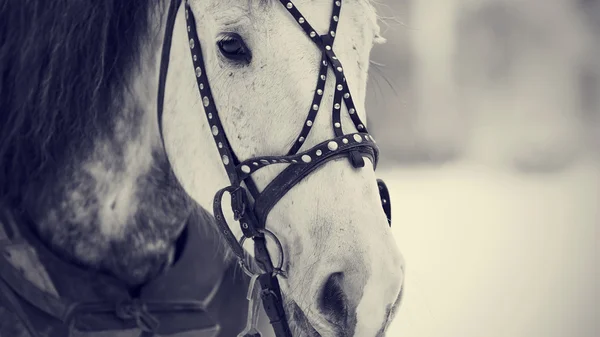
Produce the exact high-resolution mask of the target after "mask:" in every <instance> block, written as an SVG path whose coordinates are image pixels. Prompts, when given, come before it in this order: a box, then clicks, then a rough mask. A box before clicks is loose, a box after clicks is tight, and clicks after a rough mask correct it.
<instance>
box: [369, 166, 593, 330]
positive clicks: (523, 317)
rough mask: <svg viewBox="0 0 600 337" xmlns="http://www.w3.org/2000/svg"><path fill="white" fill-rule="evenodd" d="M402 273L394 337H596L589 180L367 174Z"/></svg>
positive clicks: (587, 169) (451, 169) (582, 170)
mask: <svg viewBox="0 0 600 337" xmlns="http://www.w3.org/2000/svg"><path fill="white" fill-rule="evenodd" d="M379 175H380V176H381V177H382V178H384V179H386V181H387V183H388V186H389V187H390V190H391V193H392V204H393V207H394V208H393V233H394V235H395V236H396V237H397V241H398V245H399V247H400V249H401V250H402V252H403V254H404V257H405V259H406V262H407V275H406V288H405V292H406V293H405V297H404V303H403V306H402V308H401V310H400V312H399V314H398V316H397V319H396V320H395V321H394V323H393V325H392V326H391V327H390V330H389V332H388V336H392V337H396V336H402V337H454V336H456V337H471V336H472V337H481V336H486V337H505V336H506V337H537V336H543V337H597V336H600V325H599V324H598V320H600V310H598V306H599V305H598V303H599V302H600V296H599V290H598V285H599V284H600V282H599V281H600V277H599V274H600V273H599V265H600V263H599V262H600V261H599V252H598V248H597V244H598V242H599V236H598V234H599V233H598V228H599V227H600V211H599V209H600V169H599V168H598V166H595V165H593V164H587V165H586V164H581V165H579V166H578V167H574V168H572V169H571V170H569V171H568V172H565V173H562V174H552V175H540V176H523V175H521V176H518V175H516V174H510V173H507V172H506V171H500V170H495V169H491V168H486V167H478V166H476V165H469V164H454V165H451V166H447V167H443V168H437V169H433V168H428V169H424V168H400V169H393V170H389V169H388V170H387V171H381V172H379Z"/></svg>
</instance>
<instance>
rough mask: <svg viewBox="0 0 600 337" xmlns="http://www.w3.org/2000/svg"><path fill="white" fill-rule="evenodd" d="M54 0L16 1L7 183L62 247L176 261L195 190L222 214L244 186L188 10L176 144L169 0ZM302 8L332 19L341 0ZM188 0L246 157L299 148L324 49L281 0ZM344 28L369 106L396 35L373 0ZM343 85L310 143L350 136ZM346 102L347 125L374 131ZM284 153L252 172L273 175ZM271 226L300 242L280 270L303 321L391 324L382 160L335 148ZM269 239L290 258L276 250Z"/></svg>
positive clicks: (343, 22)
mask: <svg viewBox="0 0 600 337" xmlns="http://www.w3.org/2000/svg"><path fill="white" fill-rule="evenodd" d="M44 2H46V1H45V0H43V1H42V0H40V1H38V2H35V3H34V2H28V3H21V2H18V3H10V2H7V3H6V4H0V22H2V21H3V22H5V24H0V28H1V29H2V31H1V32H0V33H1V35H0V41H4V44H3V46H0V60H1V61H2V62H1V63H0V67H1V68H0V70H2V71H3V73H4V74H5V75H4V77H3V79H2V86H1V87H0V89H2V91H3V93H2V95H3V97H2V101H1V102H0V103H1V105H0V109H1V110H2V111H3V113H2V115H1V116H0V131H1V132H0V134H1V135H0V155H1V157H2V163H1V166H2V176H0V187H1V188H2V190H0V192H1V193H2V194H1V195H0V197H2V199H4V202H5V203H7V204H8V205H10V208H12V209H18V210H20V211H22V212H25V213H26V214H28V215H29V216H30V217H31V219H32V221H31V222H32V224H33V225H32V226H33V227H34V228H33V229H34V230H35V231H36V232H38V233H40V237H41V238H42V241H43V242H45V243H46V244H47V245H48V246H49V247H51V249H52V251H53V252H55V253H57V254H59V255H60V256H63V257H64V258H65V259H67V260H70V261H74V262H76V263H77V264H79V265H82V266H84V267H86V268H87V269H92V270H99V271H103V272H106V273H109V274H111V275H113V276H114V277H116V278H118V279H120V280H123V281H125V282H127V284H129V285H130V286H139V285H141V284H144V283H145V282H148V281H150V280H152V279H153V278H154V277H156V275H157V274H159V273H160V272H161V271H164V270H168V268H165V265H169V264H170V263H171V261H172V260H173V259H174V256H176V240H177V238H178V237H179V236H180V234H181V233H182V231H183V229H184V227H185V224H186V223H187V219H188V218H189V215H190V213H192V212H197V207H196V206H197V205H199V206H201V207H202V208H204V209H206V210H208V211H209V212H211V213H212V210H213V207H212V204H213V197H214V195H215V192H216V191H217V190H219V189H221V188H223V187H225V186H227V185H229V179H228V176H227V174H226V172H225V170H224V168H223V162H222V158H221V156H220V155H219V153H218V151H217V147H216V146H215V144H214V140H213V133H212V132H211V126H210V125H209V123H208V121H207V118H206V116H205V113H204V110H203V108H204V103H203V101H202V98H201V97H200V95H199V94H198V87H197V83H196V74H195V71H194V67H193V65H192V59H191V54H190V45H189V43H190V42H189V39H188V35H187V29H186V19H185V9H184V7H183V6H181V7H180V8H179V9H178V12H177V16H176V20H175V26H174V27H173V31H172V46H171V49H170V59H169V60H168V61H169V70H168V73H167V77H166V85H165V88H166V89H165V93H164V112H163V118H162V135H163V136H164V144H163V142H161V136H160V132H161V130H160V127H159V122H158V121H157V117H156V111H157V109H158V108H159V107H158V105H157V92H158V87H159V72H160V65H161V53H160V51H161V50H162V46H163V42H164V39H165V36H168V34H169V32H168V31H167V30H166V22H167V18H166V17H167V13H168V10H167V8H168V6H169V1H167V0H163V1H157V2H146V1H139V2H138V1H131V2H128V3H122V1H120V0H118V1H117V0H115V1H107V2H103V3H101V4H100V3H98V4H96V3H95V4H91V3H90V4H88V3H82V2H81V1H66V2H61V3H60V4H56V5H55V6H54V5H53V6H50V5H49V4H44ZM293 5H294V6H295V7H297V8H298V9H300V11H301V12H302V13H303V14H304V15H305V17H306V20H308V21H310V23H311V24H312V25H313V27H314V28H315V30H317V33H318V34H328V31H327V29H328V24H329V21H330V15H331V7H332V1H326V0H318V1H317V0H297V1H294V3H293ZM189 6H190V9H191V11H192V12H193V15H194V17H195V23H196V29H197V31H198V36H199V39H200V41H199V42H200V43H201V46H202V50H203V57H204V62H205V66H206V77H207V78H208V80H209V81H210V85H211V88H212V93H213V99H214V102H211V103H212V104H215V105H216V106H217V108H218V111H219V114H220V118H221V121H222V124H223V128H224V131H225V132H226V134H227V136H228V139H229V142H230V145H231V148H232V149H233V150H234V151H235V154H236V155H237V157H238V159H239V160H240V161H243V160H246V159H248V158H252V157H256V156H265V155H284V154H285V153H286V152H287V150H288V149H289V147H290V146H291V144H293V143H294V142H295V141H296V137H297V136H298V132H299V131H300V129H301V127H302V125H303V123H305V119H306V112H307V111H309V109H310V108H311V99H312V97H313V95H314V92H315V82H316V80H317V77H318V72H319V66H320V57H321V53H320V51H319V49H318V48H316V47H315V45H314V44H313V42H312V41H310V39H309V38H307V36H306V35H305V34H304V32H303V31H302V29H301V28H300V26H299V25H298V23H297V22H295V21H294V18H293V17H292V16H290V15H289V13H288V12H287V10H286V8H285V6H283V5H282V4H280V2H279V1H275V0H248V1H241V0H190V1H189ZM7 28H10V30H7ZM337 36H338V37H337V38H336V41H335V45H334V49H335V51H336V54H337V56H338V57H339V59H340V60H341V62H342V63H343V65H344V73H345V77H346V79H347V83H348V86H349V87H350V90H351V91H352V95H353V99H354V104H355V106H356V111H357V113H358V114H359V116H360V118H361V119H362V120H366V115H365V103H364V101H365V91H366V83H367V72H368V69H369V54H370V50H371V48H372V47H373V45H374V44H376V43H379V42H381V41H383V38H382V37H380V35H379V27H378V24H377V16H376V13H375V10H374V7H373V4H372V3H370V2H369V1H368V0H346V1H344V6H343V9H342V11H341V15H340V17H339V28H338V29H337ZM329 72H330V73H332V72H333V70H329ZM25 79H27V80H25ZM335 91H336V87H335V83H334V81H333V80H332V79H330V80H327V83H326V88H325V90H324V93H323V101H322V104H321V106H320V108H319V109H320V110H324V111H320V112H319V114H318V116H317V118H316V119H315V120H314V122H313V124H312V129H311V130H312V131H311V133H310V135H309V136H308V137H307V138H306V140H305V141H304V144H303V147H302V149H301V150H300V151H302V150H303V149H309V148H311V147H312V146H314V145H316V144H318V143H320V142H323V141H325V140H328V139H331V138H332V137H333V136H334V135H333V131H332V128H331V123H332V120H331V119H332V117H331V113H330V111H331V107H332V106H333V96H334V93H335ZM23 102H25V103H23ZM342 109H345V108H344V107H342ZM342 116H343V120H342V124H343V125H344V127H346V129H350V130H351V132H357V131H359V130H356V129H355V128H354V124H353V123H351V120H350V118H349V117H348V116H349V115H348V114H347V113H345V114H342ZM23 135H25V136H26V137H22V136H23ZM286 166H287V165H286V164H280V165H271V166H267V167H265V168H263V169H261V170H259V171H257V172H256V173H254V174H253V175H252V178H253V179H254V181H255V182H256V185H257V187H258V189H259V190H262V189H264V188H265V186H267V184H268V183H269V182H270V181H272V180H273V179H274V178H275V176H276V175H277V174H278V173H279V172H281V171H282V170H283V169H284V168H285V167H286ZM229 224H230V230H231V231H232V232H233V233H234V234H235V235H236V236H237V237H240V236H241V235H242V232H241V229H240V228H239V226H237V225H236V224H235V222H233V221H229ZM266 228H268V229H269V230H270V231H271V232H273V233H274V234H275V235H276V236H277V237H278V238H279V239H280V241H281V244H282V248H283V253H284V256H285V257H286V264H285V265H284V267H285V268H284V269H285V270H286V274H287V275H286V276H287V277H286V278H281V277H280V278H279V282H280V284H281V289H282V293H283V297H284V302H285V308H286V313H287V317H288V318H289V320H290V322H291V323H292V327H293V329H292V330H293V331H294V336H316V335H319V336H361V337H362V336H365V337H366V336H383V335H384V334H385V330H386V328H387V326H388V325H389V323H390V321H391V320H392V318H393V316H394V312H395V309H396V308H397V306H398V304H399V302H400V298H401V292H402V291H401V290H402V283H403V275H404V265H403V263H404V262H403V258H402V256H401V254H400V252H399V250H398V248H397V246H396V243H395V241H394V239H393V237H392V235H391V233H390V231H389V228H388V223H387V219H386V216H385V214H384V212H383V211H382V208H381V204H380V196H379V193H378V188H377V183H376V176H375V172H374V167H373V163H372V162H371V161H369V160H365V166H364V167H363V168H361V169H356V168H354V167H352V165H351V164H350V163H349V161H348V160H347V159H337V160H332V161H329V162H327V163H326V164H324V165H323V166H321V167H320V168H319V169H317V170H316V171H314V172H313V173H311V174H310V175H308V176H306V177H305V178H304V179H303V180H302V181H301V182H300V183H298V184H297V185H296V186H294V187H293V188H292V189H291V190H290V191H289V192H288V193H286V194H285V196H283V197H282V198H281V200H279V202H278V203H277V204H276V205H275V207H274V208H273V209H272V211H271V212H270V213H269V215H268V218H267V220H266ZM248 246H249V245H248ZM267 247H268V249H269V251H270V252H271V254H272V256H273V258H274V259H275V260H276V259H277V256H278V254H277V247H276V246H275V245H272V242H271V241H268V246H267ZM246 248H247V247H246ZM207 253H208V252H207ZM197 268H210V266H203V265H198V266H197ZM2 337H4V336H2Z"/></svg>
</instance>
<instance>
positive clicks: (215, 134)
mask: <svg viewBox="0 0 600 337" xmlns="http://www.w3.org/2000/svg"><path fill="white" fill-rule="evenodd" d="M211 130H212V134H213V136H217V135H218V134H219V128H218V127H217V126H216V125H213V126H212V128H211Z"/></svg>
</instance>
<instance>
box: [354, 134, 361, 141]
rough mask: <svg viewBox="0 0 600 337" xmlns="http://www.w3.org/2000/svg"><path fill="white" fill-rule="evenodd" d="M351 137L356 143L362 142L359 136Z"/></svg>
mask: <svg viewBox="0 0 600 337" xmlns="http://www.w3.org/2000/svg"><path fill="white" fill-rule="evenodd" d="M353 137H354V140H355V141H356V142H357V143H360V142H362V141H363V139H362V137H361V136H360V135H357V134H354V136H353Z"/></svg>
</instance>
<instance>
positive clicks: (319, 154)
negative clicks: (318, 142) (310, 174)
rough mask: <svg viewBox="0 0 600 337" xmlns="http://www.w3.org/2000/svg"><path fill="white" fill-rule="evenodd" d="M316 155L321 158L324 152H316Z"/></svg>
mask: <svg viewBox="0 0 600 337" xmlns="http://www.w3.org/2000/svg"><path fill="white" fill-rule="evenodd" d="M315 154H316V155H317V157H320V156H321V155H322V154H323V151H321V150H317V152H315Z"/></svg>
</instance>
